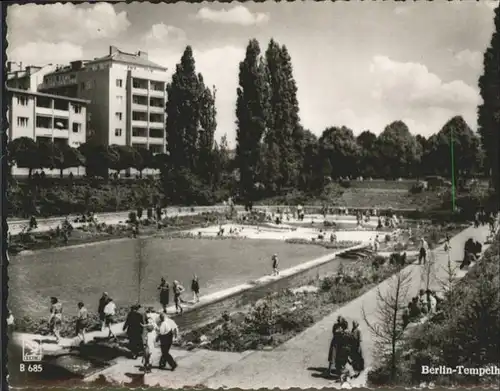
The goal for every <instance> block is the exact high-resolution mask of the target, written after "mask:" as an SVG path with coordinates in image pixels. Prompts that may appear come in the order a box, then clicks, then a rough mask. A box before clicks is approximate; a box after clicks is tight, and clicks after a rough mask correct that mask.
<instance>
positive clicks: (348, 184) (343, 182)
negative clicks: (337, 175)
mask: <svg viewBox="0 0 500 391" xmlns="http://www.w3.org/2000/svg"><path fill="white" fill-rule="evenodd" d="M339 183H340V186H342V187H343V188H344V189H349V188H350V187H351V181H349V180H347V179H342V180H341V181H340V182H339Z"/></svg>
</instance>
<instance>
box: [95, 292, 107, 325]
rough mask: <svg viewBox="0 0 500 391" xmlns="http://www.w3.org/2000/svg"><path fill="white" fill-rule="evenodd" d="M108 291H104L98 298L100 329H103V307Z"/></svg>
mask: <svg viewBox="0 0 500 391" xmlns="http://www.w3.org/2000/svg"><path fill="white" fill-rule="evenodd" d="M108 298H109V295H108V292H104V293H103V294H102V296H101V298H100V299H99V307H98V308H97V313H98V314H99V320H100V321H101V331H104V327H105V325H106V315H104V307H106V304H107V303H108Z"/></svg>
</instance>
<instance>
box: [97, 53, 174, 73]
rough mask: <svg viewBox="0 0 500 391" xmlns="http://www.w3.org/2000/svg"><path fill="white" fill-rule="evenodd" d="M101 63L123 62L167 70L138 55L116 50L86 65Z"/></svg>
mask: <svg viewBox="0 0 500 391" xmlns="http://www.w3.org/2000/svg"><path fill="white" fill-rule="evenodd" d="M103 61H117V62H123V63H126V64H134V65H138V66H141V67H149V68H156V69H158V70H161V71H166V70H167V68H165V67H162V66H161V65H158V64H156V63H154V62H152V61H149V60H148V59H147V58H144V57H140V56H139V55H138V54H132V53H125V52H122V51H121V50H116V51H115V52H114V53H112V54H108V55H107V56H104V57H99V58H96V59H95V60H93V61H89V62H88V63H89V64H93V63H96V62H103Z"/></svg>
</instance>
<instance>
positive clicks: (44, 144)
mask: <svg viewBox="0 0 500 391" xmlns="http://www.w3.org/2000/svg"><path fill="white" fill-rule="evenodd" d="M36 145H37V149H38V156H39V159H40V160H39V161H40V168H47V169H49V170H52V169H53V168H55V164H56V158H57V146H56V145H55V144H54V143H53V142H52V140H45V139H39V140H37V141H36Z"/></svg>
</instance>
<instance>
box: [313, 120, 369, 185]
mask: <svg viewBox="0 0 500 391" xmlns="http://www.w3.org/2000/svg"><path fill="white" fill-rule="evenodd" d="M319 148H320V155H321V157H322V160H323V161H325V160H328V161H329V162H330V166H331V167H332V173H331V175H333V176H334V177H337V178H338V177H340V176H354V175H356V174H357V163H358V161H359V158H360V156H361V148H360V147H359V145H358V143H357V142H356V138H355V137H354V134H353V132H352V130H351V129H349V128H346V127H345V126H343V127H341V128H337V127H333V128H327V129H325V130H324V131H323V134H322V135H321V137H320V138H319Z"/></svg>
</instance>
